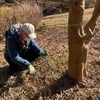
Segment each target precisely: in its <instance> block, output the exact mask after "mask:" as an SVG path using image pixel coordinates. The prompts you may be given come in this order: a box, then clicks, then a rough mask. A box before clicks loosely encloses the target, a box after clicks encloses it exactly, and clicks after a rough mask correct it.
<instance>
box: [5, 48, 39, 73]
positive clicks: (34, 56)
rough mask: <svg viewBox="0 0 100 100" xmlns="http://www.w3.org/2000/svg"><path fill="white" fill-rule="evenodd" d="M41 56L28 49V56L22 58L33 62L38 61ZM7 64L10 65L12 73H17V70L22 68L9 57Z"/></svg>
mask: <svg viewBox="0 0 100 100" xmlns="http://www.w3.org/2000/svg"><path fill="white" fill-rule="evenodd" d="M39 56H40V55H39V54H37V53H36V52H34V51H33V50H32V49H28V50H27V52H26V54H25V55H24V56H23V57H22V58H24V59H26V60H28V61H29V62H32V61H34V60H35V59H37V58H38V57H39ZM6 60H7V62H8V63H9V69H10V71H12V72H16V70H17V69H19V68H20V67H19V66H18V65H17V64H15V63H14V62H13V61H12V60H11V59H10V57H8V58H7V59H6Z"/></svg>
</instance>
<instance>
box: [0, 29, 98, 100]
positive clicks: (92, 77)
mask: <svg viewBox="0 0 100 100" xmlns="http://www.w3.org/2000/svg"><path fill="white" fill-rule="evenodd" d="M48 31H50V29H49V30H46V31H45V30H44V31H42V32H40V33H38V38H37V40H36V41H37V42H38V44H39V45H40V46H42V47H43V48H45V49H46V50H47V51H48V57H46V58H39V59H38V60H37V61H36V62H35V63H33V64H34V66H35V67H36V70H37V78H36V79H35V78H33V77H31V76H30V75H29V74H27V73H26V71H23V72H18V73H16V74H15V75H14V76H9V75H8V74H7V73H6V70H7V69H8V67H6V66H7V65H8V64H7V62H6V61H5V60H4V57H3V52H4V40H2V41H1V42H0V100H37V99H36V98H37V97H39V99H38V100H43V98H44V100H100V59H99V58H100V57H99V55H100V43H99V42H100V32H96V33H95V35H94V37H93V38H92V39H91V43H90V47H89V49H88V58H87V65H88V72H89V75H88V76H87V77H85V79H84V80H83V81H82V82H78V83H77V82H75V81H74V80H72V79H71V78H69V77H68V75H67V72H66V71H67V66H66V65H67V60H68V36H67V34H66V32H62V33H61V32H59V31H57V30H53V31H50V32H48ZM47 33H48V34H47ZM43 36H44V37H45V38H44V37H43Z"/></svg>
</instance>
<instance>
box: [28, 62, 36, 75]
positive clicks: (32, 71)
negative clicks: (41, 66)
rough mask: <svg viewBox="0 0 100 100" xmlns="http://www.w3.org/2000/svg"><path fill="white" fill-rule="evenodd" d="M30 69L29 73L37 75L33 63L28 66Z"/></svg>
mask: <svg viewBox="0 0 100 100" xmlns="http://www.w3.org/2000/svg"><path fill="white" fill-rule="evenodd" d="M28 69H29V73H30V74H31V75H33V76H35V75H36V70H35V68H34V67H33V66H32V65H31V64H30V65H29V66H28Z"/></svg>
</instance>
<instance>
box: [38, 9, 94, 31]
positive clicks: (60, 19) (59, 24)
mask: <svg viewBox="0 0 100 100" xmlns="http://www.w3.org/2000/svg"><path fill="white" fill-rule="evenodd" d="M93 9H94V8H90V9H85V12H84V16H83V23H84V24H86V23H87V21H88V20H89V19H90V18H91V16H92V12H93ZM43 24H45V28H55V29H57V28H60V29H61V28H63V29H65V30H66V29H67V28H68V13H63V14H56V15H50V16H46V17H43V19H42V20H41V22H40V23H39V26H43Z"/></svg>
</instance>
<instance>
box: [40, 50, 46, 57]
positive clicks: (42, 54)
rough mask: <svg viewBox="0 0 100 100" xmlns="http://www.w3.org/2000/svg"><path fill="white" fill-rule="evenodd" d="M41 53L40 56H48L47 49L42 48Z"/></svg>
mask: <svg viewBox="0 0 100 100" xmlns="http://www.w3.org/2000/svg"><path fill="white" fill-rule="evenodd" d="M39 54H40V56H47V51H46V50H41V51H40V53H39Z"/></svg>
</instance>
